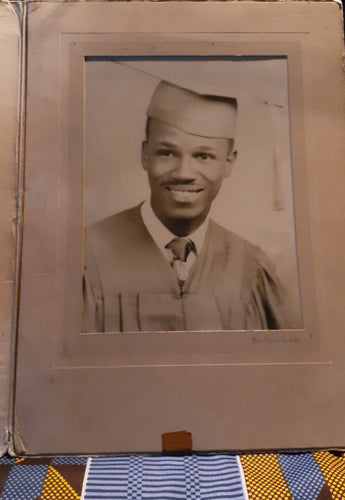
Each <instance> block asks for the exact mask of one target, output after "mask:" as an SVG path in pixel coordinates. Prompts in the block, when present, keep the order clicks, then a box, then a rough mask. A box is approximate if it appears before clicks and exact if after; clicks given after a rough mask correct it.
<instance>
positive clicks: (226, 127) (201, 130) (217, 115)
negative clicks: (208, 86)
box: [147, 81, 237, 139]
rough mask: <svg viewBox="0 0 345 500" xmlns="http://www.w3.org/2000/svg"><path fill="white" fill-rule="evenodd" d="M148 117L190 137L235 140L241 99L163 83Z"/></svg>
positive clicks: (158, 89) (152, 103) (158, 87)
mask: <svg viewBox="0 0 345 500" xmlns="http://www.w3.org/2000/svg"><path fill="white" fill-rule="evenodd" d="M147 116H149V117H151V118H155V119H156V120H160V121H162V122H164V123H166V124H168V125H170V126H172V127H176V128H179V129H180V130H183V131H184V132H186V133H189V134H193V135H199V136H203V137H216V138H224V139H233V138H234V136H235V127H236V118H237V100H236V99H235V98H233V97H226V96H218V95H211V94H200V93H198V92H195V91H194V90H190V89H186V88H183V87H179V86H178V85H175V84H172V83H169V82H167V81H161V82H159V84H158V85H157V87H156V89H155V91H154V93H153V95H152V98H151V102H150V104H149V107H148V109H147Z"/></svg>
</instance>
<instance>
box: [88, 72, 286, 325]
mask: <svg viewBox="0 0 345 500" xmlns="http://www.w3.org/2000/svg"><path fill="white" fill-rule="evenodd" d="M147 116H148V122H147V137H146V140H145V142H144V143H143V146H142V165H143V168H144V169H145V170H146V172H147V176H148V181H149V185H150V189H151V197H150V200H148V201H146V202H144V203H141V204H140V205H138V206H137V207H135V208H133V209H130V210H126V211H124V212H121V213H120V214H116V215H113V216H110V217H108V218H106V219H104V220H102V221H100V222H97V223H95V224H93V225H91V226H89V227H87V228H86V231H85V270H84V283H83V325H82V331H84V332H104V331H124V332H126V331H128V332H129V331H171V330H173V331H176V330H191V331H193V330H247V329H259V330H261V329H281V328H289V327H290V325H291V324H292V322H291V321H290V319H291V318H288V317H287V314H286V312H285V303H284V292H283V289H282V286H281V284H280V283H279V280H278V279H277V277H276V275H275V272H274V270H273V268H272V264H271V263H270V262H269V261H268V259H267V257H266V256H265V254H264V253H263V252H262V251H261V249H260V248H258V247H257V246H254V245H252V244H251V243H249V242H247V241H246V240H244V239H243V238H241V237H239V236H238V235H236V234H234V233H231V232H229V231H227V230H225V229H224V228H222V227H220V226H219V225H218V224H216V223H215V222H214V221H212V220H211V219H209V211H210V208H211V205H212V202H213V200H214V199H215V198H216V196H217V194H218V192H219V190H220V188H221V185H222V182H223V180H224V179H225V178H226V177H229V175H230V173H231V169H232V166H233V164H234V161H235V159H236V151H235V149H234V138H235V125H236V117H237V102H236V99H233V98H225V97H220V96H212V95H201V94H198V93H196V92H194V91H191V90H188V89H184V88H181V87H178V86H176V85H172V84H170V83H167V82H164V81H162V82H160V83H159V85H158V86H157V88H156V90H155V92H154V94H153V96H152V99H151V102H150V105H149V107H148V110H147ZM292 326H295V325H293V324H292Z"/></svg>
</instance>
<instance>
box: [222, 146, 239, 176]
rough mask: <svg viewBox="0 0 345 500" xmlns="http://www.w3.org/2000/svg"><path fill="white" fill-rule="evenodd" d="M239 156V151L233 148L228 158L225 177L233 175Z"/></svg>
mask: <svg viewBox="0 0 345 500" xmlns="http://www.w3.org/2000/svg"><path fill="white" fill-rule="evenodd" d="M236 158H237V151H236V150H232V151H231V152H230V153H229V154H228V157H227V159H226V165H225V175H224V177H229V176H230V175H231V172H232V169H233V168H234V163H235V161H236Z"/></svg>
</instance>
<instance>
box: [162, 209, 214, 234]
mask: <svg viewBox="0 0 345 500" xmlns="http://www.w3.org/2000/svg"><path fill="white" fill-rule="evenodd" d="M152 209H153V211H154V213H155V215H156V217H157V218H158V219H159V220H160V221H161V223H162V224H163V225H164V226H165V227H166V228H167V229H169V231H170V232H171V233H173V234H175V235H176V236H180V237H184V236H188V235H190V234H192V233H194V231H196V230H197V229H198V228H199V227H200V226H201V224H202V223H203V222H204V221H205V219H206V217H207V213H205V214H201V215H200V216H198V217H195V218H193V219H188V218H186V219H184V218H170V217H164V216H163V215H162V214H161V213H157V211H156V210H155V209H154V207H152Z"/></svg>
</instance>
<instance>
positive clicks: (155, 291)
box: [82, 206, 289, 332]
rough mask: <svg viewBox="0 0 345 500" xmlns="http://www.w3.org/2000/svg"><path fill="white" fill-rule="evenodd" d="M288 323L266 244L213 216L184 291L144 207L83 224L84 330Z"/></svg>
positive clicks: (269, 326) (258, 326) (271, 326)
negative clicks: (262, 245)
mask: <svg viewBox="0 0 345 500" xmlns="http://www.w3.org/2000/svg"><path fill="white" fill-rule="evenodd" d="M281 328H289V324H288V321H287V317H286V314H285V307H284V292H283V288H282V286H281V284H280V282H279V280H278V278H277V277H276V275H275V272H274V269H273V267H272V264H271V263H270V261H269V260H268V258H267V257H266V255H265V254H264V253H263V252H262V250H261V249H260V248H259V247H257V246H255V245H253V244H251V243H249V242H248V241H246V240H245V239H243V238H241V237H240V236H238V235H236V234H234V233H232V232H230V231H227V230H226V229H224V228H223V227H221V226H219V225H218V224H217V223H215V222H214V221H212V220H211V221H210V223H209V227H208V229H207V233H206V236H205V241H204V245H203V247H202V249H201V251H200V254H199V255H198V256H197V259H196V261H195V263H194V265H193V267H192V269H191V271H190V273H189V276H188V279H187V280H186V281H185V283H184V285H183V287H182V289H180V286H179V284H178V280H177V276H176V274H175V272H174V270H173V269H172V268H171V266H170V264H169V262H168V261H167V260H166V258H165V257H164V255H163V254H162V252H161V251H160V249H159V248H158V247H157V245H156V244H155V242H154V241H153V239H152V237H151V235H150V233H149V232H148V230H147V229H146V226H145V225H144V223H143V220H142V218H141V215H140V206H138V207H135V208H133V209H129V210H126V211H124V212H121V213H119V214H116V215H113V216H111V217H108V218H106V219H104V220H102V221H100V222H97V223H95V224H93V225H90V226H88V227H87V228H86V230H85V268H84V277H83V327H82V329H83V330H82V331H83V332H110V331H112V332H117V331H119V332H126V331H127V332H130V331H132V332H134V331H170V330H172V331H179V330H191V331H195V330H248V329H256V330H266V329H281Z"/></svg>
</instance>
